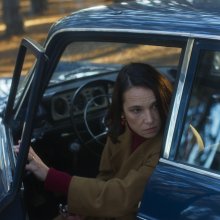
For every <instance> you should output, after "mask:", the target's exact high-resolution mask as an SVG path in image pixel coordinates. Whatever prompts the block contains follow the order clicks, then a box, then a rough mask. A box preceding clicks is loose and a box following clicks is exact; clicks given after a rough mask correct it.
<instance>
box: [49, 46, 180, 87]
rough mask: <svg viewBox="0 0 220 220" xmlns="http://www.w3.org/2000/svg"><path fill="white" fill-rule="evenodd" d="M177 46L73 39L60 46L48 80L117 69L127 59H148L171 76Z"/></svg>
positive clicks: (174, 66)
mask: <svg viewBox="0 0 220 220" xmlns="http://www.w3.org/2000/svg"><path fill="white" fill-rule="evenodd" d="M180 53H181V49H180V48H176V47H165V46H155V45H143V44H131V43H117V42H74V43H71V44H69V45H68V46H67V47H66V49H65V50H64V52H63V54H62V56H61V58H60V61H59V63H58V65H57V68H56V70H55V72H54V74H53V76H52V78H51V80H50V84H56V83H58V82H60V81H65V80H71V79H76V78H81V77H84V76H85V77H86V76H90V75H93V76H94V75H95V74H103V73H107V72H109V71H115V70H118V69H119V68H120V67H121V65H124V64H126V63H129V62H145V63H149V64H151V65H153V66H155V67H156V68H158V70H160V71H161V72H162V73H164V74H166V75H167V77H168V78H170V80H173V77H175V74H176V70H177V66H178V64H179V58H180Z"/></svg>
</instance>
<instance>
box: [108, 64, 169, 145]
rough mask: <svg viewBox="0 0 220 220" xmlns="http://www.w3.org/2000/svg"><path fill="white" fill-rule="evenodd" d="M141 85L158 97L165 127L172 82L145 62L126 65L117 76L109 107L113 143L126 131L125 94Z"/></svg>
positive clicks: (110, 133)
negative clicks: (124, 115) (122, 121)
mask: <svg viewBox="0 0 220 220" xmlns="http://www.w3.org/2000/svg"><path fill="white" fill-rule="evenodd" d="M134 86H135V87H136V86H139V87H140V86H141V87H144V88H148V89H151V90H152V91H153V92H154V95H155V97H156V99H157V103H158V110H159V114H160V117H161V121H162V125H163V127H164V125H165V121H166V117H167V113H168V110H169V104H170V100H171V93H172V84H171V83H170V82H169V81H168V80H167V79H166V78H165V77H164V76H163V75H162V74H160V73H159V72H158V71H157V70H156V69H155V68H154V67H152V66H150V65H148V64H143V63H131V64H128V65H125V66H124V67H123V68H122V69H121V70H120V71H119V74H118V76H117V79H116V82H115V86H114V91H113V94H112V104H111V106H110V109H109V114H108V119H109V132H108V135H109V136H110V138H111V140H112V142H113V143H116V142H118V136H119V135H120V134H122V133H123V132H124V126H123V125H122V123H121V115H122V113H123V94H124V93H125V91H127V90H128V89H129V88H131V87H134Z"/></svg>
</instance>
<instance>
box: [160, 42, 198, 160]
mask: <svg viewBox="0 0 220 220" xmlns="http://www.w3.org/2000/svg"><path fill="white" fill-rule="evenodd" d="M193 44H194V39H188V42H187V45H186V51H185V54H184V58H183V64H182V67H181V71H180V79H179V82H178V85H177V92H176V96H175V100H174V104H173V109H172V113H171V117H170V124H169V128H168V131H167V135H166V137H165V142H164V143H165V148H164V153H163V157H164V158H166V159H168V157H169V154H170V149H171V144H172V139H173V133H174V128H175V126H176V120H177V115H178V111H179V108H180V100H181V97H182V94H183V87H184V84H185V80H186V74H187V71H188V67H189V61H190V57H191V53H192V47H193Z"/></svg>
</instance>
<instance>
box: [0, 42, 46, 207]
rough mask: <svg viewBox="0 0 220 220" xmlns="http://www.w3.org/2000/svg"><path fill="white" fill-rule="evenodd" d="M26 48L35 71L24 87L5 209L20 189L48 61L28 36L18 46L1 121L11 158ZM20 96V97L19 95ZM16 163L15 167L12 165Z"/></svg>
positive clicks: (3, 201) (40, 48) (39, 46)
mask: <svg viewBox="0 0 220 220" xmlns="http://www.w3.org/2000/svg"><path fill="white" fill-rule="evenodd" d="M27 49H29V50H30V51H31V52H32V54H33V55H34V56H35V57H36V60H37V61H36V64H35V71H34V73H33V72H32V73H30V74H33V76H31V77H30V78H32V80H28V82H27V85H26V88H25V90H24V93H26V91H27V90H29V95H28V102H27V111H26V113H25V119H24V123H23V125H24V126H23V130H22V136H21V142H20V149H21V150H20V152H19V154H18V156H17V157H16V161H15V162H14V167H13V169H14V170H13V177H12V183H11V187H10V190H9V191H8V192H7V193H6V194H5V196H4V197H3V198H2V199H1V200H0V211H2V210H3V209H5V208H6V207H7V206H8V205H9V204H10V203H11V202H13V200H14V198H15V197H16V194H17V192H18V191H19V189H20V187H21V184H22V177H23V173H24V167H25V164H26V159H27V155H28V151H29V146H30V139H31V134H32V126H33V119H34V115H35V114H36V109H37V104H38V102H39V100H40V97H39V96H40V95H39V92H38V91H40V88H41V87H40V83H41V82H40V81H41V78H42V75H43V70H44V66H45V65H44V64H45V63H46V61H47V56H46V54H45V50H44V48H43V47H42V46H41V45H40V44H38V43H37V42H35V41H33V40H31V39H29V38H23V39H22V41H21V43H20V47H19V53H18V56H17V62H16V66H15V71H14V75H13V78H12V84H11V89H10V93H9V99H8V103H7V106H6V110H5V114H4V116H3V124H4V127H5V139H6V142H7V143H5V144H6V145H7V146H6V147H7V148H8V149H10V150H11V152H10V154H11V157H14V158H15V155H14V153H13V145H14V144H15V143H14V141H13V138H12V137H13V131H12V128H11V123H12V122H13V120H14V114H16V113H17V112H16V111H14V109H13V108H14V101H15V98H16V91H17V88H18V82H19V78H20V76H21V70H22V66H23V63H24V58H25V55H26V50H27ZM22 97H23V96H22ZM21 102H22V99H21V100H20V101H19V104H20V105H21ZM15 164H16V166H15Z"/></svg>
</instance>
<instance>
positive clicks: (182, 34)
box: [45, 28, 220, 46]
mask: <svg viewBox="0 0 220 220" xmlns="http://www.w3.org/2000/svg"><path fill="white" fill-rule="evenodd" d="M66 31H72V32H85V31H87V32H117V33H119V32H121V33H123V32H125V33H137V34H155V35H170V36H177V37H187V38H201V39H211V40H220V35H209V34H193V33H189V32H178V31H177V32H175V31H157V30H140V29H127V28H124V29H121V28H114V29H113V28H112V29H111V28H64V29H61V30H58V31H56V32H54V33H53V34H52V35H51V36H50V38H49V39H48V41H47V42H46V45H45V46H47V45H48V43H49V42H50V41H51V39H52V38H53V37H54V36H55V35H57V34H59V33H62V32H66Z"/></svg>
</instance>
